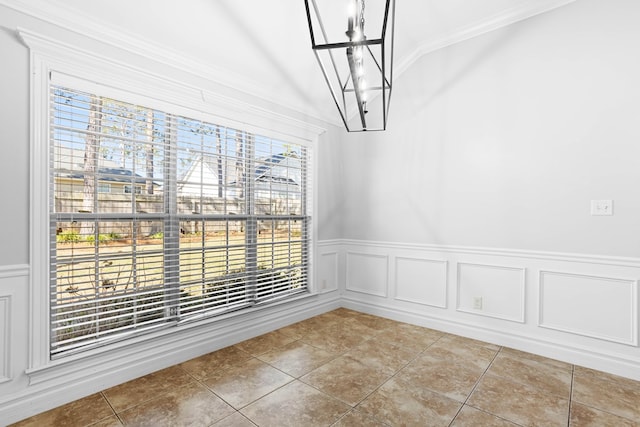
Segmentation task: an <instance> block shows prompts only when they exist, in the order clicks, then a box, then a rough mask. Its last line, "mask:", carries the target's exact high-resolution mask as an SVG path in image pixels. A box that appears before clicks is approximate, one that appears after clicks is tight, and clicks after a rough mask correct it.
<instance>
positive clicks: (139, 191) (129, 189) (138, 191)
mask: <svg viewBox="0 0 640 427" xmlns="http://www.w3.org/2000/svg"><path fill="white" fill-rule="evenodd" d="M132 188H135V191H136V194H142V187H140V186H137V185H136V186H135V187H131V186H130V185H125V186H124V187H123V188H122V189H123V191H124V193H125V194H131V192H132Z"/></svg>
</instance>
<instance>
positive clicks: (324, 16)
mask: <svg viewBox="0 0 640 427" xmlns="http://www.w3.org/2000/svg"><path fill="white" fill-rule="evenodd" d="M304 4H305V7H306V8H307V20H308V21H309V33H310V34H311V46H312V48H313V52H314V53H315V55H316V59H317V60H318V63H319V64H320V68H321V69H322V73H323V74H324V79H325V81H326V83H327V85H328V86H329V90H330V91H331V95H332V96H333V100H334V101H335V103H336V106H337V107H338V111H339V112H340V117H341V118H342V121H343V122H344V125H345V127H346V128H347V131H349V132H358V131H372V130H385V129H386V128H387V118H388V113H389V101H390V99H391V82H392V80H393V30H394V21H395V19H394V18H395V5H396V2H395V0H367V2H366V4H365V0H304ZM365 24H366V25H365Z"/></svg>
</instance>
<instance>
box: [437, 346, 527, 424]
mask: <svg viewBox="0 0 640 427" xmlns="http://www.w3.org/2000/svg"><path fill="white" fill-rule="evenodd" d="M503 349H504V346H500V348H499V349H498V351H496V354H494V356H493V358H492V359H491V362H489V364H488V365H487V367H486V369H485V370H484V372H483V373H482V375H480V377H478V380H477V381H476V383H475V384H474V385H473V388H472V389H471V391H470V392H469V394H468V395H467V398H466V399H465V400H464V402H462V406H460V409H458V412H457V413H456V415H455V416H454V417H453V419H452V420H451V422H450V423H449V426H451V425H452V424H453V422H454V421H455V420H456V418H458V415H459V414H460V412H462V409H463V408H464V407H465V406H469V407H470V408H474V409H476V410H478V411H481V412H484V413H485V414H489V415H491V416H494V417H496V418H499V419H501V420H505V421H507V422H509V423H512V424H514V425H517V426H521V424H519V423H517V422H515V421H512V420H509V419H507V418H504V417H502V416H500V415H497V414H493V413H491V412H488V411H486V410H484V409H480V408H476V407H475V406H471V405H469V404H468V403H467V402H469V399H471V395H472V394H473V393H474V392H475V391H476V388H478V386H479V385H480V382H481V381H482V379H483V378H484V376H485V375H486V373H487V372H489V369H491V366H493V363H494V362H495V360H496V359H497V358H498V355H499V354H500V353H501V352H502V350H503Z"/></svg>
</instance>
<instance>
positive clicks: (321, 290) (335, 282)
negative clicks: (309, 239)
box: [316, 251, 340, 294]
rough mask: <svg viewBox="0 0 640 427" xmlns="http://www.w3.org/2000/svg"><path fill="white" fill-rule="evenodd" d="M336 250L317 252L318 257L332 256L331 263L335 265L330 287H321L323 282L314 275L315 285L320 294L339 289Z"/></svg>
mask: <svg viewBox="0 0 640 427" xmlns="http://www.w3.org/2000/svg"><path fill="white" fill-rule="evenodd" d="M338 256H339V255H338V252H337V251H333V252H324V253H318V258H323V257H327V258H328V257H331V258H333V264H334V265H335V269H334V271H333V278H332V281H333V286H332V287H330V288H325V287H323V285H324V284H323V283H321V279H320V278H319V277H316V285H317V288H318V289H317V290H318V293H320V294H325V293H327V292H333V291H337V290H338V289H339V287H340V286H339V283H340V282H339V277H338Z"/></svg>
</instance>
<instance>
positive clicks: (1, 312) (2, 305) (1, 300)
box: [0, 295, 13, 384]
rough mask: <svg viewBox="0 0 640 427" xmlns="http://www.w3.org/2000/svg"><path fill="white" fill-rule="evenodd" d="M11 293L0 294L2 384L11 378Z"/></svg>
mask: <svg viewBox="0 0 640 427" xmlns="http://www.w3.org/2000/svg"><path fill="white" fill-rule="evenodd" d="M11 308H12V307H11V295H2V296H0V320H2V322H1V325H2V326H3V327H2V329H0V352H2V353H3V354H2V361H3V362H4V363H2V364H1V365H0V384H2V383H5V382H9V381H11V380H12V379H13V378H11V330H12V328H11V326H12V323H11Z"/></svg>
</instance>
